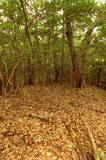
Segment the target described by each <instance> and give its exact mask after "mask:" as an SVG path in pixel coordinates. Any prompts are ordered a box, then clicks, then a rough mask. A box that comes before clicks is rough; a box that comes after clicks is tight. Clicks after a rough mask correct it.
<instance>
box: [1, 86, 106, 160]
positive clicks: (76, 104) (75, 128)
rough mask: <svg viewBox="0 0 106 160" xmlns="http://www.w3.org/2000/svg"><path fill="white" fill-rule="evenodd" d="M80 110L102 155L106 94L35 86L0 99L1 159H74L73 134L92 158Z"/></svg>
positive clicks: (105, 141) (105, 138)
mask: <svg viewBox="0 0 106 160" xmlns="http://www.w3.org/2000/svg"><path fill="white" fill-rule="evenodd" d="M79 112H80V114H81V117H82V118H83V120H84V121H85V122H86V123H87V125H88V126H89V128H90V131H91V133H92V135H93V137H94V140H95V144H96V146H97V148H98V149H101V150H103V151H104V153H105V154H106V91H103V90H101V89H98V88H86V89H82V90H79V89H73V90H72V89H71V88H70V87H64V86H63V87H60V86H57V87H56V86H49V87H40V86H38V87H36V88H34V87H29V88H23V89H22V91H21V92H20V96H17V97H11V98H1V99H0V160H71V159H72V160H75V159H76V160H77V159H78V157H77V154H76V152H77V151H76V149H75V146H74V143H73V138H72V137H71V136H72V134H75V135H74V137H77V140H78V143H79V144H80V146H81V152H82V150H83V151H84V153H85V155H87V156H88V157H91V156H92V155H91V152H92V151H91V149H90V143H89V140H88V137H87V133H86V130H85V127H84V125H83V122H82V121H81V119H80V117H79ZM72 132H73V133H72Z"/></svg>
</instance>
